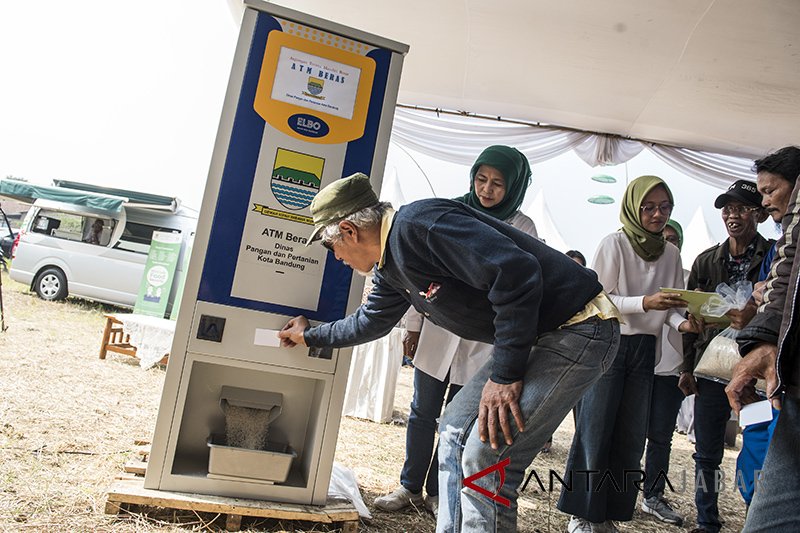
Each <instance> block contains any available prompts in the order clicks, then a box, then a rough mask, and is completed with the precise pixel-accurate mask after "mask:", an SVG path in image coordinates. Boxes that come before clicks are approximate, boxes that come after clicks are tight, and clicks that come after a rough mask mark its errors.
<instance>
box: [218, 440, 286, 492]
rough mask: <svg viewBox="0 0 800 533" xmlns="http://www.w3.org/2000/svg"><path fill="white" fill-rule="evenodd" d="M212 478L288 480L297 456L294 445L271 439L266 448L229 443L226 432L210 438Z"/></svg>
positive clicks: (279, 481)
mask: <svg viewBox="0 0 800 533" xmlns="http://www.w3.org/2000/svg"><path fill="white" fill-rule="evenodd" d="M207 442H208V448H209V456H208V477H211V478H217V479H236V478H240V479H241V478H245V479H247V480H252V481H262V482H268V483H285V482H286V478H287V477H289V470H290V469H291V467H292V461H294V459H295V458H296V457H297V452H295V451H294V450H293V449H292V448H291V446H289V445H288V444H280V443H275V442H268V443H267V449H266V450H249V449H247V448H234V447H232V446H226V445H225V442H226V441H225V437H224V436H223V435H217V434H213V435H211V436H210V437H209V438H208V441H207Z"/></svg>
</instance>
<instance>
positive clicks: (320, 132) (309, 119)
mask: <svg viewBox="0 0 800 533" xmlns="http://www.w3.org/2000/svg"><path fill="white" fill-rule="evenodd" d="M289 127H290V128H292V130H293V131H295V132H297V133H299V134H300V135H304V136H305V137H325V136H326V135H327V134H328V132H329V131H330V127H329V126H328V125H327V124H326V123H325V121H324V120H322V119H321V118H319V117H315V116H313V115H307V114H305V113H297V114H296V115H292V116H291V117H289Z"/></svg>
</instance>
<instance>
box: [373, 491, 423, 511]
mask: <svg viewBox="0 0 800 533" xmlns="http://www.w3.org/2000/svg"><path fill="white" fill-rule="evenodd" d="M410 505H413V506H414V507H421V506H422V505H424V500H423V498H422V491H420V492H419V493H417V494H414V493H413V492H411V491H410V490H408V489H407V488H405V487H400V488H399V489H397V490H395V491H394V492H392V493H390V494H387V495H386V496H381V497H379V498H375V507H377V508H378V509H380V510H381V511H399V510H400V509H405V508H406V507H409V506H410Z"/></svg>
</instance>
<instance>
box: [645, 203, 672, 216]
mask: <svg viewBox="0 0 800 533" xmlns="http://www.w3.org/2000/svg"><path fill="white" fill-rule="evenodd" d="M674 207H675V206H674V205H673V204H671V203H669V202H662V203H660V204H644V205H643V206H641V207H640V208H639V209H641V210H642V213H644V214H645V215H654V214H655V213H656V210H658V211H659V212H661V214H662V215H667V216H669V215H670V214H671V213H672V209H673V208H674Z"/></svg>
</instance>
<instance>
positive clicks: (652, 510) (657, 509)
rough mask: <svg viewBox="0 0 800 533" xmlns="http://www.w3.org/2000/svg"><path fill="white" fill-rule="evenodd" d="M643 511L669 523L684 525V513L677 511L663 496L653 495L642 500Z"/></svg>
mask: <svg viewBox="0 0 800 533" xmlns="http://www.w3.org/2000/svg"><path fill="white" fill-rule="evenodd" d="M642 511H644V512H645V513H647V514H651V515H653V516H655V517H656V518H658V519H659V520H661V521H662V522H665V523H667V524H675V525H676V526H682V525H683V515H681V514H679V513H678V512H677V511H675V509H673V508H672V506H671V505H670V504H669V502H668V501H667V500H666V499H665V498H664V497H663V496H651V497H650V498H647V499H645V500H642Z"/></svg>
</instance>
